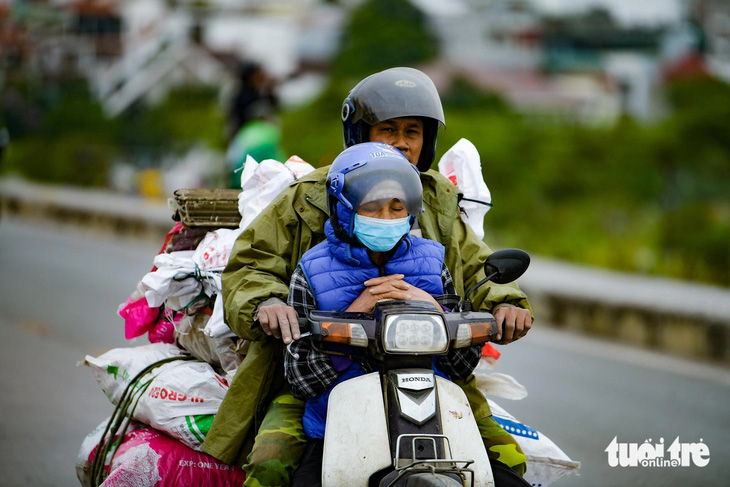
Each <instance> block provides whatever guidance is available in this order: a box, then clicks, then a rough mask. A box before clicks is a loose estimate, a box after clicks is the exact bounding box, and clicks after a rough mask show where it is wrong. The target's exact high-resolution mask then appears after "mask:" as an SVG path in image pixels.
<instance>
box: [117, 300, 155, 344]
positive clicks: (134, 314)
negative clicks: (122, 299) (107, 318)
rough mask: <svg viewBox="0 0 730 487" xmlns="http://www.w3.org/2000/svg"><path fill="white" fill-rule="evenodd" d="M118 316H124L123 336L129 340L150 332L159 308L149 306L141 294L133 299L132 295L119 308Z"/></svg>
mask: <svg viewBox="0 0 730 487" xmlns="http://www.w3.org/2000/svg"><path fill="white" fill-rule="evenodd" d="M119 316H121V317H122V318H124V338H126V339H127V340H131V339H132V338H136V337H138V336H142V335H144V334H145V333H148V332H150V331H151V330H152V329H153V328H154V325H155V323H156V322H157V319H158V318H159V317H160V308H150V306H149V305H148V304H147V299H146V298H145V297H144V296H142V297H141V298H140V299H136V300H135V296H134V295H132V296H130V297H129V299H127V302H126V303H124V305H122V307H121V308H119Z"/></svg>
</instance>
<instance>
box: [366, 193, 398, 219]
mask: <svg viewBox="0 0 730 487" xmlns="http://www.w3.org/2000/svg"><path fill="white" fill-rule="evenodd" d="M357 214H358V215H360V216H367V217H369V218H379V219H381V220H397V219H398V218H406V217H407V216H408V210H406V207H405V205H404V204H403V203H401V201H400V200H399V199H398V198H393V199H391V200H390V201H385V202H383V201H372V202H370V203H365V204H363V205H360V208H358V209H357Z"/></svg>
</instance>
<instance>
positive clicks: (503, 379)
mask: <svg viewBox="0 0 730 487" xmlns="http://www.w3.org/2000/svg"><path fill="white" fill-rule="evenodd" d="M474 378H475V379H476V383H477V388H478V389H479V390H480V391H482V392H483V393H484V394H490V395H492V396H497V397H503V398H505V399H511V400H513V401H517V400H520V399H524V398H525V397H527V389H526V388H525V386H523V385H522V384H520V383H519V382H517V380H516V379H515V378H514V377H512V376H511V375H507V374H502V373H500V372H492V373H491V374H490V373H485V372H484V371H480V370H479V367H477V368H476V369H475V370H474Z"/></svg>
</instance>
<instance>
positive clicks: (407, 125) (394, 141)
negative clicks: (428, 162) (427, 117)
mask: <svg viewBox="0 0 730 487" xmlns="http://www.w3.org/2000/svg"><path fill="white" fill-rule="evenodd" d="M369 138H370V142H383V143H385V144H390V145H392V146H393V147H395V148H396V149H398V150H399V151H401V152H402V153H403V155H404V156H406V158H407V159H408V160H409V161H410V163H411V164H413V165H414V166H415V165H416V164H418V158H419V157H420V156H421V149H422V148H423V121H422V120H421V119H420V118H416V117H400V118H391V119H389V120H385V121H383V122H380V123H377V124H375V125H373V126H371V127H370V133H369Z"/></svg>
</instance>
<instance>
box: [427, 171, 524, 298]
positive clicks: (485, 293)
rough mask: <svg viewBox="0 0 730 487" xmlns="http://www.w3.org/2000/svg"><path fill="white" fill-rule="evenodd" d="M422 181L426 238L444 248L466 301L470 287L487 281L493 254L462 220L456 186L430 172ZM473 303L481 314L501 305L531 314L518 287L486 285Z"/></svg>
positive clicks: (480, 289) (447, 260)
mask: <svg viewBox="0 0 730 487" xmlns="http://www.w3.org/2000/svg"><path fill="white" fill-rule="evenodd" d="M422 180H423V183H424V186H423V197H424V206H425V207H426V209H427V213H426V214H424V215H423V225H422V229H423V230H424V237H427V238H431V239H433V240H437V241H439V242H441V243H442V244H443V245H444V247H445V258H444V260H445V263H446V265H447V266H448V268H449V270H450V271H451V276H452V277H453V280H454V286H455V288H456V291H457V293H458V294H459V295H460V296H462V297H464V294H465V292H466V291H467V290H468V289H469V288H470V287H471V286H473V285H474V284H476V283H478V282H479V281H481V280H482V279H484V278H485V277H486V276H485V274H484V261H485V260H486V259H487V257H488V256H489V255H490V254H491V253H492V250H491V249H490V248H489V247H488V246H487V244H485V243H484V242H482V241H481V240H479V239H478V238H477V236H476V234H475V233H474V231H473V230H472V229H471V227H469V226H468V225H467V224H466V223H465V222H464V220H462V219H461V216H460V214H459V213H460V212H459V206H458V196H457V195H458V193H459V192H458V190H457V189H456V188H455V187H454V186H453V184H451V182H450V181H449V180H448V179H446V178H444V177H443V176H442V175H441V174H439V173H437V172H435V171H428V172H427V173H426V174H425V175H424V177H422ZM419 221H421V219H420V218H419ZM471 301H472V304H473V305H474V309H475V310H480V311H489V312H491V311H492V310H493V309H494V307H495V306H496V305H498V304H502V303H507V304H513V305H515V306H519V307H521V308H525V309H530V310H531V308H530V304H529V302H528V301H527V297H526V296H525V293H523V292H522V291H521V290H520V288H519V287H518V286H517V284H515V283H511V284H494V283H487V284H485V285H483V286H481V287H480V288H479V289H478V290H477V291H476V292H475V293H474V294H473V295H472V296H471Z"/></svg>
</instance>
